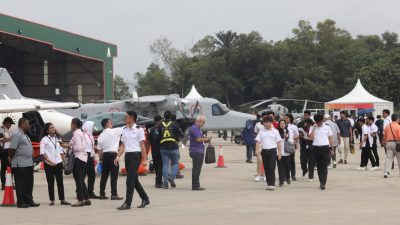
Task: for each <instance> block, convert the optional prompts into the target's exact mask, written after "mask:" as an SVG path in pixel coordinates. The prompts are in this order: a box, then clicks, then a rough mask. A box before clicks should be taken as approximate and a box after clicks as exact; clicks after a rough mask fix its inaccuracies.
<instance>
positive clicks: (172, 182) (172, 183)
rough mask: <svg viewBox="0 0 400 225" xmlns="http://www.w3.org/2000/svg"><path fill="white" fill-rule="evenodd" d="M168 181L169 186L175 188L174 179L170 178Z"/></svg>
mask: <svg viewBox="0 0 400 225" xmlns="http://www.w3.org/2000/svg"><path fill="white" fill-rule="evenodd" d="M168 181H169V183H171V187H173V188H176V183H175V181H174V179H172V178H170V179H168Z"/></svg>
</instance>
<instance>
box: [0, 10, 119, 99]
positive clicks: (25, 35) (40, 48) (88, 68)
mask: <svg viewBox="0 0 400 225" xmlns="http://www.w3.org/2000/svg"><path fill="white" fill-rule="evenodd" d="M116 56H117V46H116V45H114V44H110V43H107V42H104V41H100V40H96V39H93V38H88V37H85V36H82V35H79V34H74V33H71V32H67V31H64V30H60V29H57V28H52V27H49V26H45V25H41V24H38V23H34V22H30V21H27V20H23V19H19V18H15V17H12V16H9V15H5V14H1V13H0V67H4V68H6V69H7V70H8V71H9V73H10V75H11V77H12V78H13V80H14V82H15V83H16V85H17V87H18V89H19V90H20V92H21V93H22V94H23V95H24V96H26V97H31V98H40V99H46V100H53V101H62V102H64V101H79V102H82V103H87V102H90V101H93V100H112V99H113V92H114V91H113V59H114V57H116Z"/></svg>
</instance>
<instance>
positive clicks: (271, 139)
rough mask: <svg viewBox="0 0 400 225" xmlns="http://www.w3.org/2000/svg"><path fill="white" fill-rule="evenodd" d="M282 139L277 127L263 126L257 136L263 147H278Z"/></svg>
mask: <svg viewBox="0 0 400 225" xmlns="http://www.w3.org/2000/svg"><path fill="white" fill-rule="evenodd" d="M281 140H282V138H281V135H279V131H278V130H277V129H275V128H273V127H272V128H271V129H269V130H268V129H266V128H263V129H261V130H260V131H259V133H258V134H257V137H256V141H259V142H260V143H261V148H262V149H272V148H277V147H278V142H280V141H281Z"/></svg>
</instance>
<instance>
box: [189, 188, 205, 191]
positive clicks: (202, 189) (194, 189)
mask: <svg viewBox="0 0 400 225" xmlns="http://www.w3.org/2000/svg"><path fill="white" fill-rule="evenodd" d="M204 190H206V188H203V187H198V188H192V191H204Z"/></svg>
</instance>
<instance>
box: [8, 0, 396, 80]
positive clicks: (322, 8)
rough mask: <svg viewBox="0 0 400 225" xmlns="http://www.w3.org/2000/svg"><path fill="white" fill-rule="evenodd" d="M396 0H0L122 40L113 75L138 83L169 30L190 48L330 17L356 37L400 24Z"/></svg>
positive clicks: (39, 18)
mask: <svg viewBox="0 0 400 225" xmlns="http://www.w3.org/2000/svg"><path fill="white" fill-rule="evenodd" d="M399 10H400V1H397V0H274V1H273V0H141V1H139V0H114V1H110V0H63V1H62V0H57V1H55V0H35V1H30V0H2V1H1V3H0V12H1V13H5V14H8V15H12V16H15V17H20V18H23V19H27V20H32V21H34V22H38V23H43V24H46V25H49V26H53V27H57V28H61V29H64V30H67V31H71V32H75V33H79V34H82V35H86V36H89V37H93V38H96V39H100V40H104V41H107V42H111V43H114V44H116V45H118V57H117V58H116V59H115V61H114V69H115V74H120V75H123V76H124V77H126V78H129V82H132V80H131V79H132V77H133V74H134V73H135V72H145V71H146V68H147V66H148V65H149V64H150V63H151V62H152V61H154V57H153V56H152V55H151V53H150V51H149V45H150V44H151V43H152V42H153V41H154V40H156V39H157V38H159V37H162V36H164V37H167V38H168V39H170V40H171V41H172V42H173V44H174V46H175V47H177V48H179V49H188V48H190V47H191V46H192V45H193V44H194V43H196V41H198V40H199V39H201V38H203V37H204V36H205V35H208V34H214V33H216V32H218V31H221V30H233V31H236V32H238V33H247V32H250V31H253V30H255V31H258V32H260V33H261V34H262V35H263V37H264V38H265V39H266V40H280V39H284V38H286V37H289V36H291V30H292V29H293V28H294V27H296V26H297V23H298V21H299V20H302V19H303V20H307V21H310V22H311V23H312V25H313V26H315V25H316V23H317V22H318V21H322V20H324V19H327V18H330V19H333V20H335V21H336V22H337V26H338V27H341V28H344V29H346V30H347V31H349V32H350V33H351V34H352V35H353V36H355V35H357V34H379V35H380V34H382V33H383V32H385V31H387V30H389V31H393V32H397V33H399V31H400V14H399Z"/></svg>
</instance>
